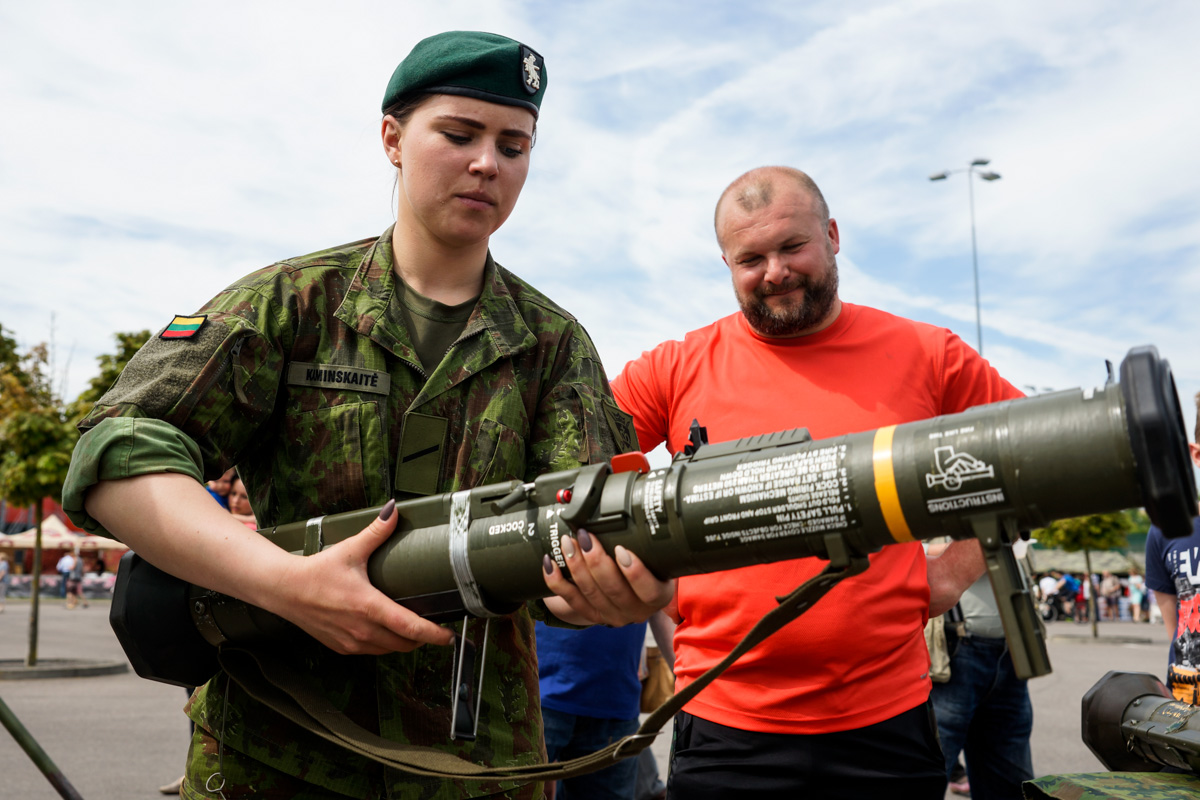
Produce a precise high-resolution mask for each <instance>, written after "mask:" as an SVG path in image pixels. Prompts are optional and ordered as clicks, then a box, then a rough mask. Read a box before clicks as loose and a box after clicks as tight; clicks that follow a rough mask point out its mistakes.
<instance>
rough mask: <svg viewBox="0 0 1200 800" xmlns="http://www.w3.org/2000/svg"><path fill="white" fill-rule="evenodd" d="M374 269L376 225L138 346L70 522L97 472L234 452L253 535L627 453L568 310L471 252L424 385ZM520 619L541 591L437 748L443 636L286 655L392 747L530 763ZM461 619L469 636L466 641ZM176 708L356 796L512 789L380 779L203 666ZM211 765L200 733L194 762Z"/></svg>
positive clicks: (224, 460) (447, 657)
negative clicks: (194, 687)
mask: <svg viewBox="0 0 1200 800" xmlns="http://www.w3.org/2000/svg"><path fill="white" fill-rule="evenodd" d="M392 267H393V256H392V248H391V229H389V230H388V231H386V232H385V233H384V234H383V235H382V236H381V237H379V238H378V239H366V240H363V241H359V242H355V243H353V244H349V245H345V246H342V247H338V248H334V249H331V250H326V251H323V252H319V253H314V254H312V255H308V256H304V257H301V258H296V259H290V260H287V261H283V262H280V263H278V264H275V265H273V266H270V267H268V268H266V269H263V270H260V271H258V272H255V273H253V274H251V275H249V276H248V277H246V278H244V279H242V280H240V281H238V282H237V283H235V284H233V285H232V286H230V287H229V288H228V289H226V290H225V291H223V292H221V293H220V294H219V295H217V296H216V297H215V298H213V299H212V300H211V301H210V302H209V303H208V304H207V305H205V306H204V307H203V308H202V309H201V310H200V312H199V315H207V318H206V320H205V321H204V322H203V324H202V325H201V327H200V328H199V330H198V331H196V332H195V334H194V335H193V336H191V337H190V338H185V339H175V340H171V339H163V338H154V339H151V341H150V342H149V343H148V344H147V345H146V346H145V347H144V348H143V349H142V351H141V352H140V353H138V355H137V357H136V358H134V359H133V360H132V361H131V362H130V364H129V366H128V367H127V368H126V370H125V372H124V374H123V375H122V376H121V379H120V380H119V381H118V382H117V383H116V384H115V385H114V386H113V388H112V389H110V390H109V391H108V393H107V394H106V395H105V396H104V397H103V398H101V400H100V402H99V403H98V404H97V405H96V407H95V409H93V411H92V413H91V414H90V415H89V416H88V417H87V418H86V419H85V420H84V422H83V423H82V424H81V428H82V429H83V430H85V431H87V433H86V434H85V435H84V437H83V438H82V439H81V440H80V442H79V445H78V447H77V449H76V451H75V456H74V459H73V464H72V471H71V475H70V476H69V478H68V481H67V485H66V486H65V487H64V507H65V508H67V509H68V514H69V515H70V516H71V517H72V519H74V520H75V521H76V522H77V523H79V524H81V525H82V526H83V527H84V528H85V529H87V530H92V531H99V532H103V530H102V529H101V528H100V526H99V524H98V523H97V522H96V520H94V519H92V518H90V517H88V515H87V514H86V512H85V511H84V509H83V502H82V501H83V495H84V492H85V490H86V489H87V487H88V486H90V485H91V484H93V483H95V482H96V481H98V480H103V479H119V478H123V477H128V476H132V475H137V474H142V473H148V472H181V473H184V474H188V475H191V476H192V477H194V478H196V479H197V480H202V479H205V478H208V479H211V478H214V477H216V476H218V475H220V474H221V473H222V472H223V471H224V470H225V469H227V468H228V467H229V466H231V465H234V464H236V465H237V466H238V470H239V472H240V474H241V476H242V478H243V480H244V481H245V483H246V486H247V488H248V490H249V492H250V496H251V501H252V504H253V507H254V510H255V514H256V517H257V519H258V521H259V524H260V526H261V527H266V526H268V525H272V524H276V523H282V522H289V521H293V520H300V519H307V518H309V517H312V516H317V515H320V514H328V513H334V512H339V511H349V510H352V509H355V508H362V507H366V506H372V505H379V504H382V503H384V502H386V501H387V499H388V498H390V497H392V496H394V495H395V496H398V497H401V498H403V497H405V496H411V495H408V494H407V493H406V491H417V492H420V491H424V492H425V493H432V492H449V491H455V490H458V489H463V488H470V487H474V486H479V485H483V484H488V483H495V482H498V481H505V480H511V479H514V478H515V479H523V480H531V479H532V478H533V477H534V476H536V475H538V474H540V473H542V472H546V471H551V470H562V469H573V468H576V467H579V466H581V465H583V464H587V463H591V462H596V461H599V460H602V459H605V458H608V457H609V456H611V455H612V454H613V453H614V451H617V450H628V449H632V447H633V446H634V443H635V442H636V440H635V439H634V433H633V428H632V424H631V421H630V419H629V418H628V417H627V416H626V415H624V414H623V413H622V412H620V411H619V409H617V407H616V404H615V403H614V401H613V400H612V397H611V394H610V392H609V388H608V382H607V379H606V378H605V375H604V371H603V368H602V367H601V364H600V360H599V358H598V356H597V354H596V351H595V348H594V346H593V345H592V343H591V341H590V339H589V338H588V336H587V334H586V332H585V331H584V330H583V328H582V327H581V326H580V325H579V323H578V322H577V321H576V320H575V319H574V318H573V317H572V316H570V315H569V314H567V313H566V312H565V311H563V310H562V309H561V308H559V307H558V306H556V305H555V304H554V303H552V302H551V301H550V300H548V299H547V298H546V297H545V296H543V295H542V294H540V293H538V292H537V291H536V290H534V289H533V288H532V287H530V286H529V285H528V284H526V283H524V282H523V281H521V280H520V279H519V278H517V277H516V276H514V275H513V274H512V273H510V272H508V271H507V270H505V269H504V268H503V267H501V266H499V265H498V264H495V262H493V261H492V259H491V256H490V255H489V256H488V260H487V265H486V267H485V272H484V286H483V293H482V295H481V297H480V299H479V302H478V303H477V305H476V307H475V310H474V312H473V313H472V315H471V317H470V319H469V320H468V322H467V324H466V328H465V330H464V331H463V333H462V335H461V336H459V338H458V339H457V341H456V342H455V343H454V345H453V346H452V347H451V349H450V351H449V352H448V353H447V355H446V357H445V358H444V359H443V360H442V362H441V364H439V365H438V366H437V368H436V369H434V370H433V372H432V373H431V374H429V375H426V374H425V371H424V370H423V369H422V367H421V366H420V361H419V359H418V358H417V355H416V352H415V351H414V350H413V347H412V345H411V341H410V339H409V336H408V333H407V332H406V330H405V328H404V325H403V324H402V322H401V321H400V320H401V317H400V312H399V310H398V309H397V308H396V307H395V303H394V302H392V299H393V294H394V288H395V281H396V278H395V274H394V272H393V269H392ZM385 382H386V384H390V385H385ZM305 383H308V384H310V385H304V384H305ZM431 418H433V421H434V424H433V427H432V428H430V425H429V423H430V420H431ZM437 420H446V423H445V425H446V430H447V431H448V434H447V437H446V438H447V439H448V443H447V445H446V446H445V447H443V448H442V451H443V452H444V453H445V456H444V457H441V458H439V454H438V453H433V454H432V455H429V454H428V452H426V454H425V455H422V452H425V451H428V450H429V448H424V447H418V446H414V445H413V444H412V442H413V441H416V442H417V444H418V445H420V444H421V440H422V437H424V438H425V439H428V437H429V434H428V432H429V431H430V430H433V431H437V430H440V428H439V427H438V425H440V424H442V423H438V422H437ZM406 431H407V432H406ZM423 431H424V433H422V432H423ZM414 432H415V433H414ZM409 433H413V436H411V437H410V436H409ZM439 461H440V463H438V462H439ZM398 462H399V463H401V466H400V469H399V471H397V469H396V465H397V463H398ZM535 616H536V617H543V616H547V615H546V613H545V607H544V606H543V605H541V604H540V603H533V604H530V605H529V606H528V607H527V608H526V609H523V610H521V611H519V612H518V613H516V614H513V615H511V616H510V617H505V618H502V619H498V620H494V621H493V623H492V632H491V641H490V643H489V645H488V652H487V657H486V659H485V663H486V669H487V675H486V677H485V680H484V691H483V698H482V699H483V705H482V710H481V713H480V723H479V738H478V740H477V741H475V742H473V743H451V742H450V740H449V732H450V713H451V710H450V689H451V687H450V675H451V655H452V648H448V647H432V646H426V647H421V648H419V649H417V650H416V651H415V652H413V653H395V654H391V655H388V656H383V657H378V658H376V657H366V656H338V655H335V654H333V653H332V652H331V651H329V650H327V649H325V648H323V647H321V646H319V645H317V644H316V643H315V642H312V643H311V644H310V645H309V646H305V647H303V648H301V649H300V650H299V651H298V652H297V654H296V660H297V664H296V666H297V667H298V669H299V670H300V671H301V672H303V673H306V674H309V675H312V676H314V678H315V679H316V680H318V681H319V682H320V685H321V686H322V688H323V690H324V691H325V693H326V694H327V695H328V696H329V697H330V698H332V699H333V700H334V702H335V703H336V704H337V705H338V706H339V707H340V708H342V709H343V710H345V711H346V713H347V714H348V715H349V716H350V717H351V718H353V719H354V720H355V721H357V722H358V723H359V724H361V725H363V726H364V727H366V728H368V729H371V730H377V731H378V732H379V733H380V734H381V735H383V736H385V737H387V738H389V739H392V740H396V741H401V742H409V743H413V744H422V745H432V746H435V747H440V748H443V749H446V750H450V751H453V752H455V753H457V754H459V755H461V756H462V757H464V758H467V759H469V760H472V761H476V762H479V763H486V764H514V763H521V764H527V763H536V762H538V761H540V760H544V748H543V745H542V734H541V714H540V711H539V708H538V703H537V691H538V676H537V665H536V661H535V656H534V650H533V617H535ZM480 629H481V626H472V631H473V634H472V636H471V638H474V633H477V632H478V630H480ZM189 714H190V716H191V717H192V719H193V720H195V721H196V723H197V724H198V725H199V726H201V727H202V728H204V729H207V730H208V731H211V732H213V733H214V734H216V735H217V736H218V738H223V740H224V743H225V755H224V757H225V760H226V766H227V767H228V766H229V762H230V759H239V760H240V759H242V757H241V756H240V755H239V754H245V755H246V756H248V757H249V759H252V760H253V761H256V762H261V763H262V764H265V765H269V766H270V767H271V768H273V769H275V770H278V771H280V772H283V773H286V774H288V775H293V776H299V777H301V778H303V779H304V780H305V781H307V782H309V783H310V784H316V785H318V786H321V787H326V788H327V789H331V790H333V791H335V792H339V793H342V794H345V795H349V796H353V797H382V796H389V797H401V798H417V797H420V798H433V797H477V796H482V795H487V794H491V793H495V792H499V791H503V790H504V789H506V788H510V787H511V785H498V784H480V783H477V782H466V783H463V784H461V785H453V784H442V783H440V782H438V781H436V780H434V779H427V778H413V777H412V776H408V775H405V774H403V773H399V772H396V771H393V770H386V772H385V770H384V769H383V768H382V767H379V766H377V765H375V764H373V763H371V762H369V761H366V760H364V759H361V758H359V757H357V756H353V755H351V754H348V753H345V752H343V751H340V750H336V749H331V746H330V745H329V744H327V743H325V742H324V741H322V740H320V739H317V738H316V737H314V736H312V735H310V734H308V733H306V732H304V731H302V730H300V729H298V728H296V727H295V726H293V725H292V724H291V723H288V722H285V721H284V720H282V719H281V718H279V717H277V716H276V715H275V714H273V713H271V712H268V711H266V710H265V709H263V708H262V707H261V706H258V705H257V704H256V703H255V702H253V701H251V700H250V699H249V698H247V697H246V696H245V695H244V693H243V692H242V691H241V690H240V689H239V688H238V687H237V686H236V685H233V686H229V685H228V683H227V681H226V680H225V679H224V677H223V676H220V675H219V676H218V677H217V678H215V679H213V680H212V681H210V682H209V683H208V685H206V686H205V687H203V688H201V689H200V690H199V691H198V693H197V694H196V695H195V697H194V698H193V701H192V703H191V704H190V705H189ZM231 751H235V752H231ZM211 755H212V754H211V753H208V754H206V753H205V752H203V748H201V747H200V746H199V745H197V746H196V748H195V749H194V752H193V755H192V761H193V762H194V763H195V764H199V763H200V762H204V761H205V759H206V758H207V756H211ZM210 760H211V761H212V762H215V759H210ZM245 767H246V768H247V769H248V770H251V771H252V770H253V763H249V764H246V765H245ZM239 768H240V767H239ZM209 771H210V772H211V770H209ZM226 771H227V772H228V771H229V770H228V769H227V770H226ZM197 775H198V773H197V772H196V771H195V770H192V771H190V772H189V781H190V783H191V784H192V786H191V787H190V788H191V789H193V790H199V789H200V788H201V787H202V786H203V782H204V780H203V778H204V776H200V778H199V780H196V777H197ZM534 791H535V789H534V787H525V789H523V790H522V791H520V792H518V793H516V794H519V795H520V796H532V795H533V793H534ZM226 794H227V796H228V795H229V792H228V791H227V792H226Z"/></svg>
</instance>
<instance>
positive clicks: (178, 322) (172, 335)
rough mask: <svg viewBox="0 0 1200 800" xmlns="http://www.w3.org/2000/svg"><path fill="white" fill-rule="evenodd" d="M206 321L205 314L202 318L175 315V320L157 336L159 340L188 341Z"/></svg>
mask: <svg viewBox="0 0 1200 800" xmlns="http://www.w3.org/2000/svg"><path fill="white" fill-rule="evenodd" d="M206 319H208V315H207V314H205V315H204V316H202V317H181V316H178V315H176V317H175V319H173V320H171V324H170V325H168V326H167V327H166V329H165V330H164V331H163V332H162V333H160V334H159V335H158V336H159V338H160V339H190V338H192V337H193V336H195V335H196V334H197V333H198V332H199V330H200V326H201V325H203V324H204V320H206Z"/></svg>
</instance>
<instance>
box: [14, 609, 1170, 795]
mask: <svg viewBox="0 0 1200 800" xmlns="http://www.w3.org/2000/svg"><path fill="white" fill-rule="evenodd" d="M41 610H42V616H41V635H40V641H39V656H40V657H42V658H48V659H49V658H66V659H75V658H93V659H104V660H107V659H119V658H122V657H123V655H122V653H121V649H120V646H119V645H118V644H117V642H116V639H115V638H114V637H113V635H112V632H111V630H110V629H109V627H108V618H107V615H108V604H107V603H106V602H95V601H94V602H92V605H91V607H90V608H88V609H75V610H74V611H67V610H66V609H65V608H64V607H63V606H62V604H61V601H56V600H43V602H42V605H41ZM28 630H29V604H28V602H26V601H12V600H10V601H9V603H8V612H7V613H6V614H2V615H0V659H12V658H22V657H24V655H25V652H26V649H27V644H28ZM1100 631H1101V639H1100V641H1099V642H1093V641H1091V640H1090V636H1091V628H1090V626H1077V625H1074V624H1073V623H1069V622H1059V623H1053V624H1052V625H1051V626H1050V639H1049V649H1050V657H1051V661H1052V663H1053V664H1054V673H1053V674H1052V675H1049V676H1047V677H1044V678H1039V679H1037V680H1035V681H1033V682H1032V683H1031V684H1030V693H1031V694H1032V696H1033V704H1034V730H1033V765H1034V770H1035V771H1036V773H1037V774H1039V775H1043V774H1049V773H1055V772H1087V771H1098V770H1100V769H1102V767H1101V766H1100V763H1099V762H1098V761H1097V760H1096V758H1095V757H1094V756H1093V755H1092V754H1091V752H1090V751H1088V749H1087V748H1086V747H1085V746H1084V745H1083V743H1082V742H1081V741H1080V738H1079V730H1080V699H1081V698H1082V697H1083V694H1084V692H1086V691H1087V690H1088V689H1089V688H1090V687H1091V686H1092V685H1093V684H1094V683H1095V682H1096V681H1097V680H1099V679H1100V678H1101V677H1103V675H1104V674H1105V673H1106V672H1107V671H1109V670H1113V669H1115V670H1124V671H1131V672H1150V673H1153V674H1155V675H1159V674H1161V673H1162V672H1163V671H1164V670H1165V668H1166V646H1167V645H1166V643H1167V636H1166V632H1165V631H1164V630H1162V628H1161V626H1149V625H1135V624H1133V623H1102V624H1101V627H1100ZM1128 639H1135V640H1142V641H1140V642H1133V643H1130V642H1128V641H1124V640H1128ZM0 698H3V699H4V701H5V702H6V703H7V704H8V705H9V707H10V708H11V709H12V710H13V712H14V713H15V714H16V715H17V717H18V718H20V720H21V721H22V722H23V723H24V725H25V726H26V727H27V728H28V729H29V730H30V732H31V733H32V734H33V736H34V737H35V738H36V739H37V740H38V741H39V743H40V744H41V745H42V747H43V748H45V750H46V751H47V752H48V753H49V755H50V757H51V758H52V759H53V760H54V762H55V763H56V764H57V765H58V766H59V768H60V769H61V770H62V771H63V772H64V773H65V774H66V776H67V778H68V779H69V780H70V781H71V782H72V783H73V784H74V786H75V787H76V789H78V790H79V792H80V794H81V795H82V796H83V797H84V798H85V799H86V800H109V799H110V798H111V799H112V800H116V798H122V799H125V798H130V799H132V800H137V799H138V798H142V799H143V800H149V799H150V798H156V797H160V795H159V794H158V793H157V791H156V788H157V787H158V786H159V785H160V784H162V783H166V782H167V781H169V780H171V779H173V778H175V777H177V776H178V775H179V774H180V772H181V770H182V763H181V762H182V759H183V755H184V750H185V748H186V746H187V736H188V734H187V721H186V719H185V718H184V716H183V713H182V707H183V702H184V699H185V698H184V693H183V690H182V689H179V688H177V687H174V686H166V685H164V684H159V683H153V682H151V681H145V680H142V679H140V678H138V677H137V676H136V675H135V674H134V673H133V672H132V670H131V671H130V672H128V673H126V674H122V675H109V676H103V677H92V678H51V679H41V680H0ZM669 737H670V733H669V731H668V732H667V733H664V734H663V735H662V736H660V737H659V740H658V741H657V742H656V743H655V746H654V751H655V753H656V754H657V755H658V756H659V761H660V765H662V766H663V767H665V764H666V755H667V751H668V749H669V747H670V742H669ZM0 776H2V777H0V795H3V797H5V798H8V797H13V798H17V797H19V798H24V799H27V800H42V799H43V798H45V799H46V800H53V798H56V797H58V795H57V793H56V792H55V791H54V790H53V789H52V788H51V786H50V784H49V783H47V782H46V781H45V779H44V778H43V777H42V776H41V773H39V772H38V771H37V769H36V768H35V767H34V766H33V763H32V762H31V761H30V760H29V759H28V758H27V757H26V756H25V754H24V752H23V751H22V750H21V749H20V748H19V747H17V746H16V744H15V743H14V742H13V741H12V740H11V739H10V738H9V737H8V734H7V732H5V731H3V730H0Z"/></svg>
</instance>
